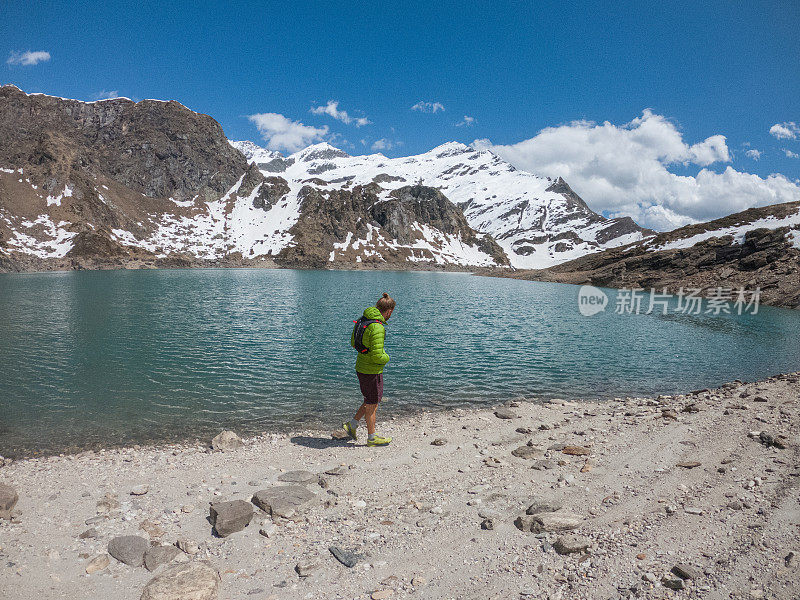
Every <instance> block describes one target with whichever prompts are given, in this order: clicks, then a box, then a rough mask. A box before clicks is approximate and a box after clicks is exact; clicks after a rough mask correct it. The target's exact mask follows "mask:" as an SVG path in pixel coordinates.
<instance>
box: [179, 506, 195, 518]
mask: <svg viewBox="0 0 800 600" xmlns="http://www.w3.org/2000/svg"><path fill="white" fill-rule="evenodd" d="M181 512H182V513H186V514H187V515H188V514H189V513H192V512H194V505H193V504H184V505H183V506H181Z"/></svg>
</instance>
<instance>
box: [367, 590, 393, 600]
mask: <svg viewBox="0 0 800 600" xmlns="http://www.w3.org/2000/svg"><path fill="white" fill-rule="evenodd" d="M392 596H394V590H376V591H374V592H372V594H371V595H370V598H372V600H388V599H389V598H391V597H392Z"/></svg>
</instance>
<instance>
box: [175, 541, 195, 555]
mask: <svg viewBox="0 0 800 600" xmlns="http://www.w3.org/2000/svg"><path fill="white" fill-rule="evenodd" d="M175 545H176V546H177V547H178V549H179V550H182V551H183V552H185V553H186V554H188V555H190V556H191V555H194V554H197V553H198V552H200V546H199V545H198V543H197V542H195V541H194V540H187V539H180V540H178V541H177V542H175Z"/></svg>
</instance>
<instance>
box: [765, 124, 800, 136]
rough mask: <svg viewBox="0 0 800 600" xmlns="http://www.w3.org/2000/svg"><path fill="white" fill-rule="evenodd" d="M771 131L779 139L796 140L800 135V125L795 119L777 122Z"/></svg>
mask: <svg viewBox="0 0 800 600" xmlns="http://www.w3.org/2000/svg"><path fill="white" fill-rule="evenodd" d="M769 133H770V135H773V136H775V137H776V138H778V139H779V140H796V139H797V138H798V137H800V127H798V126H797V123H795V122H794V121H786V122H784V123H775V125H773V126H772V127H770V128H769Z"/></svg>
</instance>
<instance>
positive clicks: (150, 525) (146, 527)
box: [139, 521, 166, 540]
mask: <svg viewBox="0 0 800 600" xmlns="http://www.w3.org/2000/svg"><path fill="white" fill-rule="evenodd" d="M139 529H141V530H142V531H144V532H145V533H147V535H148V536H150V539H151V540H157V539H159V538H161V537H163V536H164V534H165V533H166V531H164V528H163V527H161V525H159V524H158V523H155V522H154V521H142V522H141V523H140V524H139Z"/></svg>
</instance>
